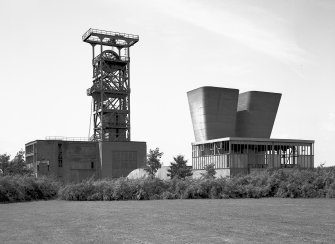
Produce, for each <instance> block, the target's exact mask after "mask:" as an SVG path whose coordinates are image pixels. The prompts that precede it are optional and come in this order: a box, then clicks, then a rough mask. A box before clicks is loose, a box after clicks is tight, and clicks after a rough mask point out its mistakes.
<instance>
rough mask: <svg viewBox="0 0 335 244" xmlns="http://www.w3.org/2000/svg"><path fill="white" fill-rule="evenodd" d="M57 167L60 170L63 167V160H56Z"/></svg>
mask: <svg viewBox="0 0 335 244" xmlns="http://www.w3.org/2000/svg"><path fill="white" fill-rule="evenodd" d="M58 167H59V168H62V167H63V160H62V159H59V160H58Z"/></svg>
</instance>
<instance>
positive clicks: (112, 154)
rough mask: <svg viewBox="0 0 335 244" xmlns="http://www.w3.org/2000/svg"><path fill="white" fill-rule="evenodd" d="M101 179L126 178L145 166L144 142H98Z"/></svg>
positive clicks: (145, 149) (145, 147)
mask: <svg viewBox="0 0 335 244" xmlns="http://www.w3.org/2000/svg"><path fill="white" fill-rule="evenodd" d="M99 154H100V165H101V166H100V167H101V177H102V178H117V177H126V176H128V174H129V173H130V172H131V171H133V170H134V169H138V168H143V167H144V166H145V164H146V156H147V144H146V143H145V142H135V141H129V142H99Z"/></svg>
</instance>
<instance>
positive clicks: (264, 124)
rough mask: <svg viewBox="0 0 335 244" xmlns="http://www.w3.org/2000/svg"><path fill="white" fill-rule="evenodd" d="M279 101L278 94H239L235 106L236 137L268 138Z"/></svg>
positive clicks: (250, 92)
mask: <svg viewBox="0 0 335 244" xmlns="http://www.w3.org/2000/svg"><path fill="white" fill-rule="evenodd" d="M280 99H281V94H280V93H271V92H259V91H249V92H245V93H241V94H240V95H239V98H238V106H237V117H236V136H237V137H252V138H270V136H271V132H272V128H273V124H274V121H275V118H276V115H277V110H278V106H279V103H280Z"/></svg>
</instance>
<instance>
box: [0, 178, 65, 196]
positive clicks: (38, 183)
mask: <svg viewBox="0 0 335 244" xmlns="http://www.w3.org/2000/svg"><path fill="white" fill-rule="evenodd" d="M59 187H60V184H59V183H58V182H57V181H55V180H53V179H51V178H46V177H41V178H35V177H33V176H27V175H25V176H22V175H6V176H1V177H0V202H21V201H31V200H48V199H53V198H55V197H57V192H58V190H59Z"/></svg>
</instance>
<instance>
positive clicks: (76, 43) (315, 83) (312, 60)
mask: <svg viewBox="0 0 335 244" xmlns="http://www.w3.org/2000/svg"><path fill="white" fill-rule="evenodd" d="M91 27H92V28H98V29H103V30H111V31H119V32H125V33H130V34H138V35H139V36H140V41H139V42H138V43H137V44H136V45H135V46H133V47H132V49H131V89H132V93H131V126H132V140H138V141H146V142H147V145H148V149H149V148H155V147H159V148H160V149H161V151H163V152H164V153H165V155H164V157H163V161H164V163H165V164H169V162H170V161H172V157H173V156H175V155H177V154H179V153H181V154H184V155H185V156H186V158H187V159H188V160H189V162H190V161H191V146H190V143H191V142H192V141H194V136H193V129H192V123H191V118H190V113H189V110H188V103H187V97H186V92H187V91H189V90H192V89H195V88H198V87H200V86H206V85H207V86H220V87H228V88H237V89H240V92H245V91H249V90H260V91H269V92H279V93H282V94H283V95H282V100H281V104H280V106H279V110H278V114H277V118H276V122H275V125H274V128H273V132H272V137H273V138H294V139H312V140H315V141H316V144H315V153H316V155H315V164H316V165H319V164H320V163H324V162H326V166H330V165H335V154H333V152H332V150H334V149H333V148H334V140H335V109H334V106H335V95H334V93H335V89H334V88H335V85H334V78H335V67H334V66H335V1H332V0H329V1H326V0H301V1H293V0H283V1H275V0H272V1H270V0H252V1H251V0H244V1H242V0H230V1H228V0H211V1H208V0H207V1H205V0H194V1H191V0H188V1H186V0H185V1H183V0H169V1H159V0H149V1H146V0H141V1H130V0H123V1H120V0H118V1H114V0H105V1H103V0H101V1H79V0H78V1H68V0H67V1H64V0H63V1H59V0H58V1H46V0H41V1H38V0H31V1H28V0H26V1H24V0H22V1H16V0H11V1H5V0H0V30H1V38H0V54H1V58H0V79H1V88H0V89H1V90H0V91H1V95H0V111H1V119H0V130H1V136H0V153H5V152H7V153H10V154H12V155H14V154H15V153H16V152H17V151H18V150H19V149H20V148H24V144H25V143H26V142H28V141H32V140H35V139H44V138H45V137H46V136H68V137H86V136H87V134H88V128H89V116H90V104H91V98H90V97H87V96H86V89H87V88H89V87H90V86H91V82H92V80H91V75H92V67H91V47H90V45H88V44H87V43H83V42H82V41H81V36H82V34H84V33H85V31H86V30H88V29H89V28H91Z"/></svg>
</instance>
